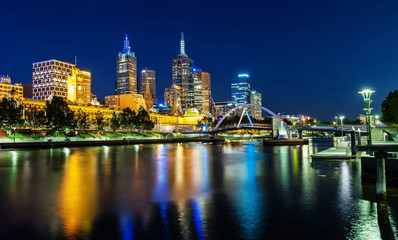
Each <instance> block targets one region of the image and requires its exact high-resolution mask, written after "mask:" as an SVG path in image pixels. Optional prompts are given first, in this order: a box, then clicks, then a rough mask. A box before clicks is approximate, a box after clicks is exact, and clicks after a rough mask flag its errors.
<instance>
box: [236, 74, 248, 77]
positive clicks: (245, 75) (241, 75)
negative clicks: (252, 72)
mask: <svg viewBox="0 0 398 240" xmlns="http://www.w3.org/2000/svg"><path fill="white" fill-rule="evenodd" d="M238 77H249V74H239V75H238Z"/></svg>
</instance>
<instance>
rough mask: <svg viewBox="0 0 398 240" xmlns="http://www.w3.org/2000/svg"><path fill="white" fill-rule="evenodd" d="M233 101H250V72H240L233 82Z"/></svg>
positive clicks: (241, 102)
mask: <svg viewBox="0 0 398 240" xmlns="http://www.w3.org/2000/svg"><path fill="white" fill-rule="evenodd" d="M231 96H232V101H233V102H235V103H236V104H245V103H250V84H249V75H248V74H239V75H238V78H237V79H233V80H232V84H231Z"/></svg>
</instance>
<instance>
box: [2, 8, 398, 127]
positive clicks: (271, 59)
mask: <svg viewBox="0 0 398 240" xmlns="http://www.w3.org/2000/svg"><path fill="white" fill-rule="evenodd" d="M22 3H24V4H20V5H21V6H17V4H15V3H5V6H4V7H2V9H0V14H2V16H4V18H6V19H8V21H7V23H6V24H3V26H2V27H4V28H3V30H4V31H5V32H7V34H5V35H4V36H3V38H2V39H1V40H0V44H1V46H3V47H2V49H1V50H0V54H1V56H2V57H3V58H2V59H1V60H0V74H1V75H7V74H8V75H10V77H11V78H12V79H13V82H14V83H28V82H31V81H32V75H31V64H32V63H34V62H39V61H44V60H47V59H59V60H62V61H66V62H73V60H74V57H75V56H77V57H78V66H79V67H81V69H82V70H88V71H90V72H91V73H92V92H93V93H94V94H96V95H98V96H99V97H100V98H102V99H103V98H104V96H106V95H111V94H113V92H112V89H113V86H114V82H115V81H116V70H115V69H116V61H115V56H116V54H117V53H118V52H119V51H120V49H121V47H122V46H121V43H120V42H121V40H120V39H121V38H122V37H123V36H125V34H128V36H129V39H130V44H131V48H132V49H134V52H135V53H136V55H137V58H138V61H137V62H138V67H137V71H141V70H142V69H145V68H148V69H153V70H155V71H156V72H157V97H158V98H160V99H162V92H163V90H164V89H165V88H166V87H170V83H171V79H172V77H171V70H170V69H171V66H170V65H171V64H170V61H171V59H173V58H174V57H175V56H176V55H177V53H178V50H179V38H180V36H179V33H180V32H181V31H183V32H185V40H186V41H187V42H188V43H189V44H188V45H187V46H186V48H187V49H188V50H187V51H188V52H189V56H190V57H192V58H193V59H195V64H194V67H197V68H202V69H206V71H208V72H210V73H211V74H212V96H213V98H214V100H215V101H228V100H231V99H230V97H229V96H230V91H226V90H225V86H226V85H230V83H231V80H232V79H233V78H234V77H236V76H237V75H238V74H239V73H242V72H247V73H249V74H250V76H251V79H252V82H251V84H252V85H253V86H255V87H254V88H255V89H256V90H257V91H258V92H260V93H262V102H263V106H265V107H267V108H269V109H271V110H272V111H274V112H276V113H282V112H283V113H284V114H305V115H310V116H313V117H316V118H319V119H321V120H324V121H333V119H334V116H335V115H340V114H341V115H345V116H347V117H348V118H350V119H353V118H354V117H355V116H356V115H357V114H363V111H362V105H363V104H362V98H361V96H360V95H359V94H357V92H358V91H359V90H361V89H363V88H365V87H370V88H372V89H374V90H376V92H375V94H374V101H373V103H372V107H374V108H375V110H374V112H375V113H379V112H380V104H381V102H382V101H383V100H384V99H385V97H386V96H387V94H388V92H389V91H393V90H394V89H396V88H397V87H396V85H397V84H396V83H397V81H396V78H397V77H398V73H397V70H396V69H395V65H396V63H397V61H398V49H397V48H396V47H395V42H396V41H397V40H398V34H397V33H396V31H395V29H394V25H395V23H397V22H398V19H397V17H396V16H395V15H394V14H393V12H394V10H396V9H397V7H398V6H397V5H396V4H394V3H383V4H378V3H372V2H370V1H365V2H363V1H362V2H359V1H354V2H350V3H345V2H343V1H341V2H333V3H332V2H326V3H317V2H315V1H313V2H311V1H309V2H306V3H303V4H298V3H286V4H278V3H260V2H255V1H250V2H248V3H247V4H245V5H244V6H241V5H239V4H237V3H235V2H232V3H231V4H229V5H228V6H224V5H223V4H221V3H211V2H203V3H201V4H203V5H204V6H205V5H206V4H209V6H210V8H208V9H204V8H203V7H202V6H200V5H198V4H195V3H189V4H190V5H192V6H194V7H196V8H193V12H192V16H189V15H187V14H185V13H182V15H183V17H186V21H181V19H177V18H176V17H173V16H172V15H173V13H175V12H178V11H180V12H183V11H182V10H183V9H186V8H188V7H189V6H186V5H185V6H178V3H172V4H171V6H165V5H164V4H163V3H156V4H155V7H154V14H155V15H156V14H159V15H160V16H159V17H155V18H154V19H153V20H151V19H149V17H148V16H145V15H143V14H142V13H141V14H136V15H134V14H131V13H138V10H133V9H130V8H129V7H126V8H125V9H119V8H118V7H117V6H113V5H112V4H111V3H110V2H109V3H106V2H104V3H99V4H97V5H95V6H93V11H88V12H87V13H86V12H84V11H83V9H86V8H88V6H89V4H88V3H82V7H81V9H82V10H75V9H74V14H75V15H76V16H84V17H83V18H78V17H76V18H73V19H69V18H68V17H67V16H66V13H67V12H68V10H70V8H69V7H65V9H60V10H59V11H60V12H58V13H57V14H58V15H56V16H57V18H55V20H54V21H53V22H51V21H49V22H46V21H45V20H46V19H47V17H48V19H50V18H51V16H54V15H53V14H55V13H52V12H51V11H49V10H52V9H54V8H55V4H54V5H53V4H51V3H50V4H47V5H46V6H44V5H43V7H40V5H39V4H36V5H38V6H36V5H34V4H32V3H29V2H24V1H22ZM147 4H148V3H137V8H136V9H139V7H145V6H147ZM72 5H73V4H72ZM129 6H131V5H129ZM176 6H177V7H176ZM85 7H86V8H85ZM173 7H176V9H174V10H173ZM224 7H226V9H224ZM42 11H45V12H46V13H47V14H48V16H46V17H43V16H44V15H43V14H40V13H41V12H42ZM201 11H202V12H201ZM217 11H218V12H217ZM32 12H35V14H33V13H32ZM96 12H98V13H105V12H106V13H108V14H109V16H107V17H106V18H105V17H101V16H100V15H101V14H98V13H96ZM262 12H264V14H262ZM354 12H355V14H353V13H354ZM120 13H130V14H127V15H128V16H126V14H120ZM216 13H217V14H216ZM238 13H239V14H240V15H239V16H238ZM260 13H261V14H260ZM84 14H86V15H84ZM199 14H204V15H206V16H208V17H207V18H206V19H202V20H201V21H197V20H195V17H197V16H199ZM234 14H236V16H234ZM21 15H23V16H24V17H26V18H29V19H31V21H30V22H29V23H26V21H24V20H23V19H24V18H21V19H19V17H20V16H21ZM68 16H69V15H68ZM245 16H246V17H245ZM90 18H92V19H91V20H90ZM127 20H128V21H127ZM160 20H164V21H163V22H162V21H160ZM66 21H68V23H69V25H68V26H72V28H71V29H70V31H71V32H68V31H69V30H68V31H67V27H66V26H63V25H62V24H63V23H65V22H66ZM126 21H127V22H126ZM118 23H120V24H119V25H117V24H118ZM166 26H167V27H166ZM21 54H24V57H23V58H22V59H21V58H20V57H19V56H20V55H21ZM347 102H350V103H351V104H347Z"/></svg>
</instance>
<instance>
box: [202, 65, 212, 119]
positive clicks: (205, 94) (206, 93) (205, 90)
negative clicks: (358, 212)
mask: <svg viewBox="0 0 398 240" xmlns="http://www.w3.org/2000/svg"><path fill="white" fill-rule="evenodd" d="M210 110H211V75H210V73H208V72H202V111H203V112H206V113H210Z"/></svg>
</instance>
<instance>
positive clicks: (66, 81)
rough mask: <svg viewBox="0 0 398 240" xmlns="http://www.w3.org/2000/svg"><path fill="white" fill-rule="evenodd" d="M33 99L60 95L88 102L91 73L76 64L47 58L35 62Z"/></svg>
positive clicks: (45, 98) (74, 100)
mask: <svg viewBox="0 0 398 240" xmlns="http://www.w3.org/2000/svg"><path fill="white" fill-rule="evenodd" d="M32 78H33V85H32V90H33V96H32V97H33V99H37V100H47V99H51V98H52V96H59V97H62V98H63V99H65V100H70V101H72V102H75V103H77V104H88V103H89V102H90V98H91V73H90V72H87V71H81V70H80V69H78V68H77V67H76V65H75V64H71V63H67V62H63V61H59V60H55V59H52V60H47V61H43V62H37V63H33V69H32Z"/></svg>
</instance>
